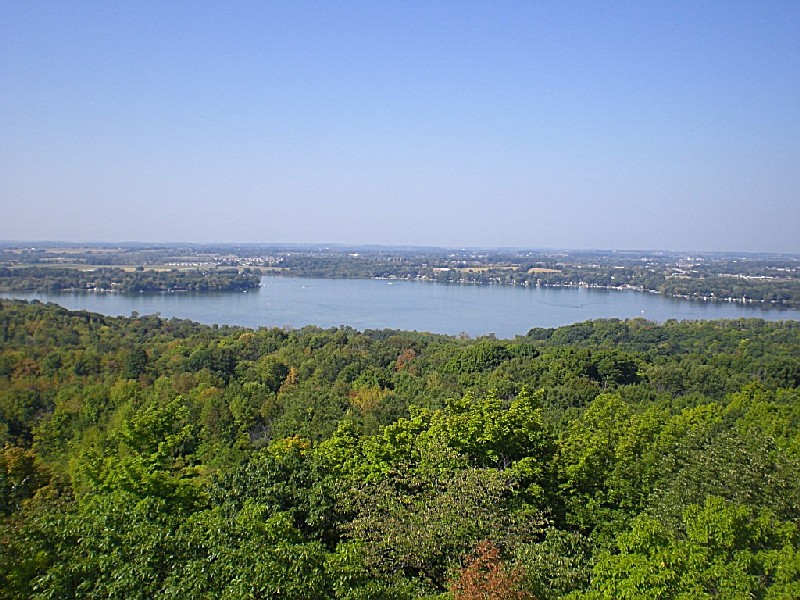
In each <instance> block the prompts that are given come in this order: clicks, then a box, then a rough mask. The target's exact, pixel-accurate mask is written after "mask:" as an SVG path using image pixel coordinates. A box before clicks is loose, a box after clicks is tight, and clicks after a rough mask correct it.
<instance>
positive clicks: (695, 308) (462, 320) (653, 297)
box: [2, 277, 800, 338]
mask: <svg viewBox="0 0 800 600" xmlns="http://www.w3.org/2000/svg"><path fill="white" fill-rule="evenodd" d="M2 297H5V298H21V299H25V300H32V299H37V300H39V301H41V302H54V303H56V304H60V305H61V306H64V307H66V308H69V309H85V310H89V311H92V312H98V313H102V314H106V315H113V316H117V315H124V316H129V315H130V314H131V313H133V312H137V313H139V314H141V315H146V314H154V313H159V314H160V315H161V316H162V317H165V318H171V317H178V318H182V319H192V320H194V321H199V322H201V323H207V324H214V323H218V324H226V325H243V326H246V327H252V328H257V327H262V326H265V327H284V326H288V327H294V328H299V327H302V326H304V325H318V326H320V327H326V328H327V327H336V326H339V325H349V326H351V327H354V328H356V329H359V330H363V329H384V328H390V329H404V330H417V331H430V332H435V333H446V334H450V335H457V334H460V333H466V334H468V335H471V336H480V335H487V334H490V333H493V334H495V335H496V336H497V337H499V338H513V337H514V336H516V335H524V334H525V333H527V331H528V330H529V329H531V328H532V327H558V326H560V325H568V324H570V323H577V322H580V321H586V320H589V319H601V318H619V319H628V318H635V317H644V318H646V319H650V320H653V321H659V322H663V321H666V320H668V319H678V320H684V319H738V318H741V317H753V318H761V319H767V320H773V321H775V320H796V321H800V311H798V310H776V309H762V308H759V307H756V306H752V305H750V306H744V305H742V304H737V303H728V302H702V301H690V300H678V299H671V298H665V297H663V296H659V295H657V294H649V293H641V292H636V291H617V290H595V289H586V288H524V287H510V286H488V285H444V284H435V283H427V282H421V281H386V280H376V279H300V278H292V277H264V278H263V279H262V287H261V288H259V289H255V290H250V291H248V292H244V293H242V292H238V293H234V292H226V293H201V294H198V293H186V292H184V293H144V294H116V293H93V292H85V293H84V292H80V293H76V292H70V293H7V294H2Z"/></svg>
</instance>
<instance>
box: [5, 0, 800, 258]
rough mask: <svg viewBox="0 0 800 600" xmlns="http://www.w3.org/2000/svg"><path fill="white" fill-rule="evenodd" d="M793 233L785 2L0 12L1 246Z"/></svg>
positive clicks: (795, 64) (702, 245)
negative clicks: (28, 242) (5, 242)
mask: <svg viewBox="0 0 800 600" xmlns="http://www.w3.org/2000/svg"><path fill="white" fill-rule="evenodd" d="M799 232H800V2H798V1H797V0H790V1H786V2H780V1H770V0H764V1H758V2H754V1H747V2H736V1H733V0H725V1H721V0H720V1H715V2H705V1H702V0H694V1H686V2H682V1H678V0H675V1H672V2H657V1H653V2H641V1H632V2H615V1H607V2H577V1H569V0H562V1H553V2H550V1H545V0H537V1H536V2H531V1H523V2H502V1H497V2H495V1H491V2H490V1H486V2H472V1H469V0H461V1H453V2H441V1H436V0H427V1H419V2H417V1H413V0H405V1H397V2H392V1H389V0H385V1H375V0H371V1H364V2H355V1H347V0H341V1H335V2H330V1H321V2H304V1H300V0H295V1H287V2H282V1H279V0H271V1H266V2H264V1H259V2H236V1H231V2H217V1H208V2H204V1H200V0H198V1H191V2H181V1H170V2H163V1H157V2H150V1H147V0H136V1H135V2H134V1H129V2H122V1H114V2H102V1H96V2H77V1H69V0H61V1H56V0H51V1H47V2H40V1H36V0H31V1H25V2H20V1H18V0H0V240H19V241H23V240H31V241H33V240H38V241H42V240H52V241H75V242H81V241H100V242H124V241H141V242H197V243H203V242H263V243H284V242H285V243H344V244H385V245H424V246H447V247H465V246H470V247H475V246H478V247H501V246H504V247H528V248H568V249H582V248H601V249H652V250H658V249H662V250H698V251H700V250H720V251H722V250H725V251H730V250H733V251H737V250H738V251H747V252H787V253H800V235H798V233H799Z"/></svg>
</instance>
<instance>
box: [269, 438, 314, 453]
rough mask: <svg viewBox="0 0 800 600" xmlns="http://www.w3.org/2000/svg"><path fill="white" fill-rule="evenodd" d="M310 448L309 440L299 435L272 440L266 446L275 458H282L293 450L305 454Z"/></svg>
mask: <svg viewBox="0 0 800 600" xmlns="http://www.w3.org/2000/svg"><path fill="white" fill-rule="evenodd" d="M310 449H311V440H309V439H307V438H304V437H301V436H299V435H293V436H290V437H286V438H282V439H278V440H273V441H272V442H271V443H270V445H269V447H268V451H269V453H270V454H271V455H272V456H274V457H275V458H283V457H285V456H287V455H289V454H291V453H292V452H295V451H296V452H299V453H300V454H305V453H306V452H308V451H309V450H310Z"/></svg>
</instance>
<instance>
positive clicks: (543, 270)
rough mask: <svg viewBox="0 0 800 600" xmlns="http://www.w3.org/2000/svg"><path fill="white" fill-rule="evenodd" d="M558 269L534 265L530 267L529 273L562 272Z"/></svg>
mask: <svg viewBox="0 0 800 600" xmlns="http://www.w3.org/2000/svg"><path fill="white" fill-rule="evenodd" d="M560 272H561V271H559V270H558V269H542V268H540V267H533V268H531V269H528V273H560Z"/></svg>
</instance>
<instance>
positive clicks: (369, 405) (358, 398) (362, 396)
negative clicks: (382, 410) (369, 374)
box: [349, 387, 387, 415]
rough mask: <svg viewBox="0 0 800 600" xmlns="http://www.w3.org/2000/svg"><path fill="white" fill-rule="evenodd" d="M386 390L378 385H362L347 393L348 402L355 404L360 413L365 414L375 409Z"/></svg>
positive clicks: (384, 395)
mask: <svg viewBox="0 0 800 600" xmlns="http://www.w3.org/2000/svg"><path fill="white" fill-rule="evenodd" d="M386 394H387V391H386V390H384V389H381V388H380V387H362V388H358V389H356V390H352V391H351V392H350V394H349V397H350V404H352V405H353V406H355V407H356V408H357V409H358V410H359V411H360V412H361V414H362V415H363V414H367V413H370V412H372V411H374V410H375V409H377V408H378V407H379V406H380V405H381V402H382V401H383V399H384V398H385V397H386Z"/></svg>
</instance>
